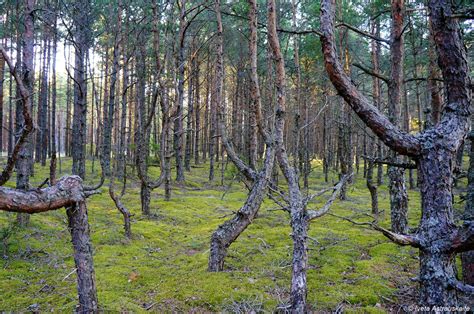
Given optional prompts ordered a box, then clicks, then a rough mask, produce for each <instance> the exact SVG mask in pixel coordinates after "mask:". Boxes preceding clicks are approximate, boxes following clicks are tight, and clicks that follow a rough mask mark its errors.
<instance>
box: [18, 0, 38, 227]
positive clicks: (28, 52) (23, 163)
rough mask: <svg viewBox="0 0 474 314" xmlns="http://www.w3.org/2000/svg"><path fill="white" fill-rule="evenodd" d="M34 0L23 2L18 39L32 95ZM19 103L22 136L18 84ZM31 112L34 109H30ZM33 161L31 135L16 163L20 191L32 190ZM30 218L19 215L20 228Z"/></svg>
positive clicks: (25, 80) (22, 70)
mask: <svg viewBox="0 0 474 314" xmlns="http://www.w3.org/2000/svg"><path fill="white" fill-rule="evenodd" d="M34 8H35V1H34V0H24V1H23V8H22V9H23V10H24V11H23V12H24V30H23V34H22V35H21V41H20V37H18V42H17V49H18V48H19V47H21V50H20V49H18V51H17V62H19V68H20V73H21V76H22V81H23V84H24V85H25V87H26V89H27V90H28V92H29V93H30V94H33V88H34V67H33V58H34V55H33V53H34V52H33V46H34V24H33V23H34ZM17 99H18V101H17V103H16V128H15V129H16V134H18V135H19V134H20V133H21V130H22V129H23V128H24V126H25V118H24V116H23V106H27V105H28V104H26V103H25V102H24V101H23V100H22V99H21V97H20V91H19V87H18V84H17ZM30 104H32V102H30ZM29 110H30V112H31V111H32V108H29ZM32 161H33V137H32V135H31V134H30V135H29V136H28V137H27V139H26V141H25V143H24V145H23V146H22V148H21V150H20V153H19V156H18V159H17V162H16V188H17V189H20V190H28V189H30V175H31V171H30V170H31V169H30V167H31V166H30V164H31V163H32ZM29 221H30V216H29V215H28V214H24V213H19V214H18V216H17V222H18V224H19V225H20V226H26V225H28V223H29Z"/></svg>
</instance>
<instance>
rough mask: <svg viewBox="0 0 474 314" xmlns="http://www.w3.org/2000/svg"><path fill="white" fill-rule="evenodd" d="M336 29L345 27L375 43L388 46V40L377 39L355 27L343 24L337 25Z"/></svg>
mask: <svg viewBox="0 0 474 314" xmlns="http://www.w3.org/2000/svg"><path fill="white" fill-rule="evenodd" d="M337 27H346V28H347V29H350V30H351V31H353V32H356V33H357V34H360V35H362V36H365V37H369V38H370V39H373V40H376V41H381V42H383V43H386V44H390V40H388V39H384V38H381V37H377V36H375V35H372V34H371V33H368V32H365V31H363V30H360V29H358V28H357V27H355V26H352V25H349V24H347V23H344V22H342V23H339V24H337V25H336V28H337Z"/></svg>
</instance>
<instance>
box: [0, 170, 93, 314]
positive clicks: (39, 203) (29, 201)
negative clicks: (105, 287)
mask: <svg viewBox="0 0 474 314" xmlns="http://www.w3.org/2000/svg"><path fill="white" fill-rule="evenodd" d="M63 207H67V215H68V219H69V230H70V232H71V237H72V244H73V249H74V262H75V266H76V273H77V292H78V295H79V305H78V307H77V308H76V310H77V312H79V313H90V312H97V305H98V301H97V291H96V286H95V274H94V265H93V260H92V247H91V241H90V235H89V223H88V221H87V205H86V201H85V196H84V192H83V187H82V179H81V178H80V177H78V176H68V177H63V178H61V179H60V180H58V182H57V184H55V185H53V186H51V187H47V188H44V189H36V190H30V191H24V190H19V189H11V188H5V187H0V211H9V212H17V213H28V214H34V213H41V212H45V211H50V210H57V209H60V208H63Z"/></svg>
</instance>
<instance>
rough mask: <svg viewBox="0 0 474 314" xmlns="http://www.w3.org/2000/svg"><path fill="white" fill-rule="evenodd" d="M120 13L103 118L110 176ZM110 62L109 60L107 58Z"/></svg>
mask: <svg viewBox="0 0 474 314" xmlns="http://www.w3.org/2000/svg"><path fill="white" fill-rule="evenodd" d="M110 10H111V11H112V12H111V14H113V10H114V9H113V7H112V6H111V8H110ZM120 12H121V11H120V10H119V13H115V14H116V15H117V20H116V23H115V25H114V38H115V41H114V48H113V52H112V54H113V57H112V72H111V73H110V86H109V88H108V89H106V90H108V98H104V119H103V121H104V122H103V132H102V142H101V143H102V149H101V159H102V169H103V171H104V175H105V177H108V176H110V154H111V150H112V126H113V121H114V113H115V95H116V84H117V76H118V71H119V56H120V38H121V31H122V29H121V26H122V23H121V21H122V16H121V14H120ZM106 62H108V60H106Z"/></svg>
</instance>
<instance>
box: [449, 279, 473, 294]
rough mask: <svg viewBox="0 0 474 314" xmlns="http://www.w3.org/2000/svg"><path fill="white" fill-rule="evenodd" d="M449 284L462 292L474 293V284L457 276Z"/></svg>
mask: <svg viewBox="0 0 474 314" xmlns="http://www.w3.org/2000/svg"><path fill="white" fill-rule="evenodd" d="M448 283H449V285H450V286H451V287H453V288H454V289H456V290H458V291H460V292H462V293H466V294H474V286H471V285H467V284H465V283H463V282H461V281H459V280H457V279H455V278H453V279H451V280H449V282H448Z"/></svg>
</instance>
